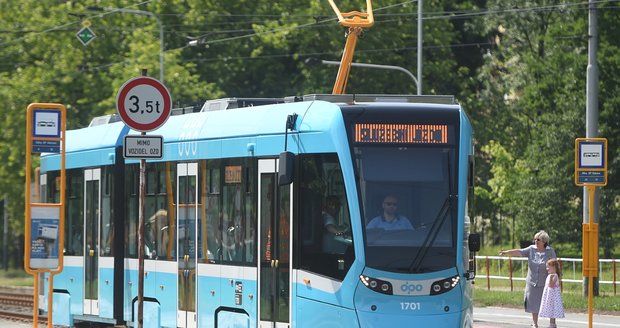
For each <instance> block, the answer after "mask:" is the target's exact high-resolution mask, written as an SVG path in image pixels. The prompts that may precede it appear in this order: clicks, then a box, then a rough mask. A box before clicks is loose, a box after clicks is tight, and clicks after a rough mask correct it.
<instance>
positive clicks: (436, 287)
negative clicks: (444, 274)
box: [431, 275, 461, 295]
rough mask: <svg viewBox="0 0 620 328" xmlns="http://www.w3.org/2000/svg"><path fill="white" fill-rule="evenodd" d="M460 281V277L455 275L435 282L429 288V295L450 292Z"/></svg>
mask: <svg viewBox="0 0 620 328" xmlns="http://www.w3.org/2000/svg"><path fill="white" fill-rule="evenodd" d="M460 280H461V277H459V276H458V275H456V276H453V277H450V278H446V279H442V280H438V281H435V282H434V283H433V285H432V286H431V295H439V294H443V293H445V292H447V291H450V290H452V289H453V288H454V287H456V285H458V284H459V281H460Z"/></svg>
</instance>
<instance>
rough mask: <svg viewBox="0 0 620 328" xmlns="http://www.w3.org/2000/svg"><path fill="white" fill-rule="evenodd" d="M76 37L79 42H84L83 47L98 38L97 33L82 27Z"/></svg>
mask: <svg viewBox="0 0 620 328" xmlns="http://www.w3.org/2000/svg"><path fill="white" fill-rule="evenodd" d="M75 36H76V37H77V38H78V40H80V42H82V44H83V45H87V44H89V43H90V42H91V41H92V40H94V39H95V38H96V37H97V36H96V35H95V32H93V30H91V29H90V28H89V27H88V26H84V27H82V29H81V30H79V31H78V32H77V34H76V35H75Z"/></svg>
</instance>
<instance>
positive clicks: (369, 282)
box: [360, 274, 392, 295]
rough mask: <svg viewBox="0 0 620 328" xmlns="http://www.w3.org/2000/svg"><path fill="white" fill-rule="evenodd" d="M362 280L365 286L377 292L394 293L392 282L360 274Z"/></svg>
mask: <svg viewBox="0 0 620 328" xmlns="http://www.w3.org/2000/svg"><path fill="white" fill-rule="evenodd" d="M360 280H361V281H362V284H364V286H366V287H368V288H369V289H370V290H373V291H375V292H377V293H381V294H387V295H392V284H391V283H390V282H389V281H385V280H381V279H376V278H372V277H368V276H365V275H363V274H362V275H360Z"/></svg>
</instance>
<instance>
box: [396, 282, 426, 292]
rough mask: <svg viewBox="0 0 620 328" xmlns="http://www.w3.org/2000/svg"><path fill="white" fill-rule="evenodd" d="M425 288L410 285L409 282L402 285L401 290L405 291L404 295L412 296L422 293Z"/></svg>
mask: <svg viewBox="0 0 620 328" xmlns="http://www.w3.org/2000/svg"><path fill="white" fill-rule="evenodd" d="M423 288H424V286H422V285H420V284H410V283H409V282H406V283H404V284H402V285H400V290H401V291H403V293H407V294H411V293H413V292H421V291H422V289H423Z"/></svg>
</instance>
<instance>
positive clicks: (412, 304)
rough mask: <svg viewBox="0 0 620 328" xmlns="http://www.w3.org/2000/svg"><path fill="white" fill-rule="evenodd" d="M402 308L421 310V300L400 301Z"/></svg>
mask: <svg viewBox="0 0 620 328" xmlns="http://www.w3.org/2000/svg"><path fill="white" fill-rule="evenodd" d="M400 309H401V310H405V311H406V310H409V311H417V310H420V302H400Z"/></svg>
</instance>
